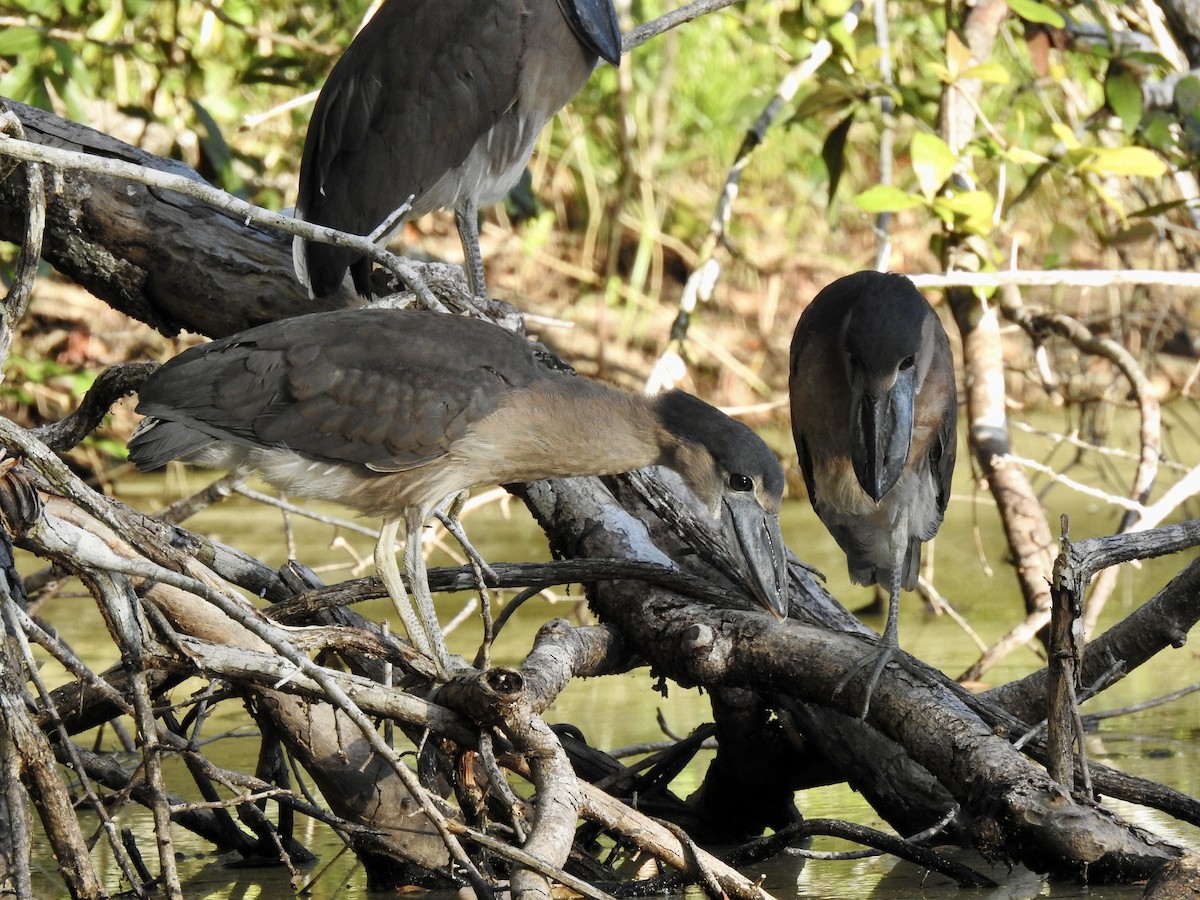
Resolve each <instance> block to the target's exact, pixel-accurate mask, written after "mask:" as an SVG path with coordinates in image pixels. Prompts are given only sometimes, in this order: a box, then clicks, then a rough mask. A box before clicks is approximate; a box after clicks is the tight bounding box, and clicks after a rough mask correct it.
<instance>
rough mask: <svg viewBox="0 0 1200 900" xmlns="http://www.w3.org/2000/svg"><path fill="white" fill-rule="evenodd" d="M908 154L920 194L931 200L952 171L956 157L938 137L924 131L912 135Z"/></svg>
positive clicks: (956, 161)
mask: <svg viewBox="0 0 1200 900" xmlns="http://www.w3.org/2000/svg"><path fill="white" fill-rule="evenodd" d="M910 152H911V153H912V166H913V171H914V172H916V174H917V184H918V186H919V187H920V188H921V194H922V196H924V197H925V199H926V200H932V199H933V198H934V197H935V196H936V195H937V192H938V191H940V190H941V189H942V185H943V184H945V183H946V179H947V178H949V177H950V173H951V172H953V171H954V167H955V165H957V164H958V157H957V156H955V155H954V151H953V150H951V149H950V147H949V145H948V144H947V143H946V142H945V141H943V140H942V139H941V138H940V137H938V136H937V135H935V134H929V133H927V132H924V131H918V132H917V133H916V134H914V135H913V139H912V147H911V148H910Z"/></svg>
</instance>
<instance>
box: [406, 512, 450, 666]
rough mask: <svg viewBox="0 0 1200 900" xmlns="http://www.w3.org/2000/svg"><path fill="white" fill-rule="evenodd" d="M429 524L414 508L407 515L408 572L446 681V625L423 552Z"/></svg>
mask: <svg viewBox="0 0 1200 900" xmlns="http://www.w3.org/2000/svg"><path fill="white" fill-rule="evenodd" d="M424 525H425V513H424V512H422V511H419V510H418V511H412V510H410V511H409V513H408V515H407V516H406V517H405V527H406V528H407V530H408V534H407V535H405V538H404V572H405V574H407V575H408V583H409V584H410V585H412V592H413V597H414V598H415V599H416V601H417V614H418V615H420V617H421V625H422V626H424V629H425V636H426V637H427V638H428V639H429V640H428V643H429V646H430V648H431V649H432V653H431V654H430V655H431V656H432V657H433V664H434V666H435V667H436V668H437V670H438V677H439V678H440V680H442V681H449V680H450V654H449V653H448V652H447V650H446V639H445V638H444V637H442V626H441V624H440V623H439V622H438V618H437V610H436V609H435V608H434V605H433V595H432V594H431V593H430V592H429V574H428V573H427V572H426V570H425V554H423V553H422V552H421V529H422V528H423V527H424Z"/></svg>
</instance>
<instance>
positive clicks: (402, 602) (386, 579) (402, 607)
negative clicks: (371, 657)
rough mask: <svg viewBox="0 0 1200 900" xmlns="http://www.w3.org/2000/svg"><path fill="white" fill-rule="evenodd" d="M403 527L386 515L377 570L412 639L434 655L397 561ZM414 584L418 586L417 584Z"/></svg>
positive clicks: (377, 544)
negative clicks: (397, 538) (398, 533)
mask: <svg viewBox="0 0 1200 900" xmlns="http://www.w3.org/2000/svg"><path fill="white" fill-rule="evenodd" d="M399 528H400V520H399V519H386V520H385V521H384V523H383V527H382V528H380V529H379V540H378V541H376V542H375V570H376V571H377V572H379V577H380V579H381V580H382V581H383V586H384V587H385V588H387V592H388V596H389V597H391V598H392V605H393V606H395V607H396V613H397V614H398V615H399V616H400V621H401V622H403V623H404V630H405V631H407V632H408V639H409V640H410V641H411V642H412V645H413V646H414V647H416V648H417V650H418V651H419V652H421V653H424V654H425V655H426V656H432V655H433V653H432V651H431V649H430V646H429V638H427V637H426V636H425V631H424V629H423V628H422V627H421V621H420V619H418V618H417V614H416V611H415V610H414V609H413V605H412V601H411V600H409V598H408V591H407V590H405V587H404V580H403V579H402V578H401V577H400V568H399V566H397V565H396V532H397V531H398V530H399ZM411 540H412V536H411V533H410V534H408V535H405V547H407V546H408V544H409V542H410V541H411ZM410 577H411V576H410ZM413 588H414V590H415V588H416V585H415V584H414V585H413Z"/></svg>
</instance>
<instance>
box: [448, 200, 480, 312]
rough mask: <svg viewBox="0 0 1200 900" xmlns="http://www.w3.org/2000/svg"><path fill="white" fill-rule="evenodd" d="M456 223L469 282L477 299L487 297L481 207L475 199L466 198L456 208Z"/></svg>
mask: <svg viewBox="0 0 1200 900" xmlns="http://www.w3.org/2000/svg"><path fill="white" fill-rule="evenodd" d="M454 224H455V225H457V226H458V236H459V238H460V239H461V240H462V245H463V256H464V257H465V259H464V261H463V267H464V268H465V269H466V270H467V284H468V285H470V287H471V293H472V295H474V297H475V298H476V299H477V300H486V299H487V285H486V284H484V281H483V254H482V253H480V251H479V207H478V206H477V205H476V203H475V201H474V200H464V201H463V202H462V203H460V204H459V205H458V206H456V207H455V208H454Z"/></svg>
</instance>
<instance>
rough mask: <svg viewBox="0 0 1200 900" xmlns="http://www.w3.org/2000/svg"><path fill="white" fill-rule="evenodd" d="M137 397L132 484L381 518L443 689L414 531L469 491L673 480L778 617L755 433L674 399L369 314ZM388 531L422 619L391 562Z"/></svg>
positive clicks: (471, 329) (200, 367)
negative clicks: (662, 472) (269, 490)
mask: <svg viewBox="0 0 1200 900" xmlns="http://www.w3.org/2000/svg"><path fill="white" fill-rule="evenodd" d="M139 396H140V402H139V403H138V407H137V409H138V412H140V413H143V414H144V415H146V416H148V417H149V418H147V419H146V420H145V421H144V422H143V423H142V424H141V425H140V426H139V427H138V430H137V431H136V432H135V434H134V436H133V437H132V438H131V439H130V442H129V457H130V459H131V460H132V461H133V462H134V463H135V464H136V465H137V466H138V467H139V468H142V469H154V468H157V467H159V466H162V465H164V464H166V463H167V461H169V460H172V459H184V460H186V461H190V462H196V463H200V464H202V465H209V466H215V467H218V468H234V467H239V466H244V467H246V468H249V469H252V470H256V471H257V472H258V473H259V474H260V475H262V477H263V478H265V479H266V480H267V481H269V482H271V483H273V484H275V485H277V486H278V487H280V488H281V489H283V490H286V491H288V492H291V493H295V494H299V495H303V496H308V497H315V498H318V499H327V500H334V501H337V502H339V503H341V504H343V505H345V506H348V507H351V508H353V509H355V510H358V511H359V512H361V513H363V514H365V515H369V516H378V517H380V518H382V519H383V520H384V525H383V528H382V530H381V531H380V537H379V542H378V544H377V545H376V551H375V561H376V566H377V568H378V569H379V573H380V576H381V577H382V578H383V579H384V582H385V584H386V585H387V588H388V593H389V594H390V595H391V597H392V599H393V601H394V602H395V603H396V608H397V612H399V614H400V615H401V618H402V620H403V622H404V625H405V628H406V629H407V630H408V633H409V636H410V639H411V640H412V642H413V644H414V645H415V646H416V647H417V648H418V649H420V650H423V651H424V652H426V653H429V654H430V655H431V656H432V658H433V660H434V663H435V665H436V666H437V668H438V670H439V672H440V673H441V674H442V675H443V676H445V673H446V672H447V671H448V656H447V654H446V649H445V644H444V642H443V639H442V634H441V629H440V628H439V627H438V624H437V618H436V616H435V614H434V610H433V601H432V598H431V596H430V593H429V586H428V582H427V580H426V577H425V567H424V560H423V558H422V555H421V549H420V541H421V528H422V526H423V523H424V522H425V520H426V519H427V518H428V517H429V515H430V514H431V512H432V511H433V510H435V509H436V508H437V506H438V504H439V503H440V502H441V501H443V500H444V499H446V498H447V497H452V496H456V495H457V494H458V493H460V492H461V491H463V490H466V489H469V488H472V487H476V486H480V485H491V484H508V483H512V482H523V481H534V480H537V479H542V478H557V477H564V476H572V475H607V474H616V473H620V472H627V471H631V470H633V469H636V468H640V467H642V466H649V465H663V466H668V467H670V468H672V469H674V470H675V471H676V472H678V473H679V475H680V476H682V478H683V480H684V482H685V483H686V484H687V485H688V487H689V488H690V489H691V491H692V492H693V493H694V494H695V496H696V498H697V499H698V500H699V502H700V504H702V506H703V508H704V509H705V510H706V511H707V514H708V517H709V518H710V520H711V521H712V523H713V525H714V527H715V528H717V529H718V530H719V531H720V532H721V533H722V534H723V535H724V538H725V541H726V542H727V544H728V546H729V549H730V551H731V553H732V554H733V557H734V559H735V560H736V561H737V564H738V566H739V567H740V568H741V569H742V575H743V576H744V581H745V583H746V584H747V585H748V588H749V591H750V593H751V594H752V596H753V597H754V598H755V599H756V600H757V601H758V602H759V603H760V604H761V605H762V606H763V607H765V608H766V609H767V610H769V611H770V612H771V613H773V614H774V615H775V616H777V617H779V618H783V617H784V616H786V614H787V591H786V578H787V573H786V568H785V562H784V547H783V541H782V538H781V536H780V531H779V502H780V498H781V496H782V494H783V469H782V467H781V466H780V464H779V461H778V460H777V459H776V458H775V456H774V454H772V453H771V451H770V450H769V449H768V448H767V445H766V444H764V443H763V442H762V440H761V439H760V438H759V437H758V436H757V435H755V433H754V432H753V431H751V430H750V429H749V428H748V427H747V426H745V425H743V424H742V423H740V422H737V421H735V420H734V419H731V418H729V417H728V416H726V415H725V414H724V413H722V412H720V411H718V410H717V409H715V408H714V407H712V406H710V405H708V404H707V403H705V402H704V401H702V400H699V399H697V398H696V397H693V396H692V395H690V394H686V393H684V392H682V391H671V392H669V393H665V394H661V395H659V396H654V397H649V396H643V395H637V394H631V393H628V392H626V391H622V390H619V389H617V388H613V387H609V386H607V385H604V384H600V383H598V382H595V381H591V380H589V379H586V378H573V377H568V376H565V375H562V374H561V373H556V372H552V371H550V370H549V369H547V368H546V367H545V366H543V365H541V364H540V363H539V362H538V361H537V360H536V358H535V357H534V354H533V352H532V349H531V346H530V344H529V343H528V342H527V341H526V340H525V339H524V338H522V337H519V336H517V335H515V334H513V333H511V332H508V331H505V330H504V329H502V328H499V327H497V326H495V325H492V324H490V323H488V322H485V321H482V320H478V319H468V318H462V317H458V316H449V315H441V314H437V313H430V312H422V311H414V310H394V309H371V308H365V309H352V310H338V311H334V312H325V313H313V314H311V315H306V316H298V317H296V318H292V319H285V320H282V321H278V322H271V323H269V324H266V325H261V326H259V327H257V328H252V329H250V330H248V331H244V332H242V333H240V334H236V335H233V336H231V337H227V338H224V339H222V340H219V341H214V342H212V343H210V344H202V345H199V346H196V347H192V348H190V349H188V350H186V351H184V352H183V353H181V354H180V355H179V356H177V357H175V358H174V359H172V360H170V361H169V362H168V363H166V365H164V366H163V367H162V368H161V369H160V370H158V371H157V372H155V373H154V375H152V376H151V377H150V378H149V379H148V380H147V381H146V382H145V383H144V384H143V385H142V387H141V390H140V391H139ZM400 522H403V523H404V525H405V528H406V542H405V567H406V571H407V573H408V576H409V584H410V586H411V588H412V590H413V592H414V594H415V595H416V599H417V609H418V610H419V613H420V620H419V621H418V619H417V617H416V616H415V615H414V613H413V610H412V607H411V605H410V604H409V601H408V599H407V593H406V592H405V589H404V586H403V582H402V581H401V580H400V577H399V569H398V567H397V564H396V558H395V555H394V553H393V545H394V542H395V538H396V534H397V529H398V526H399V523H400Z"/></svg>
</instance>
